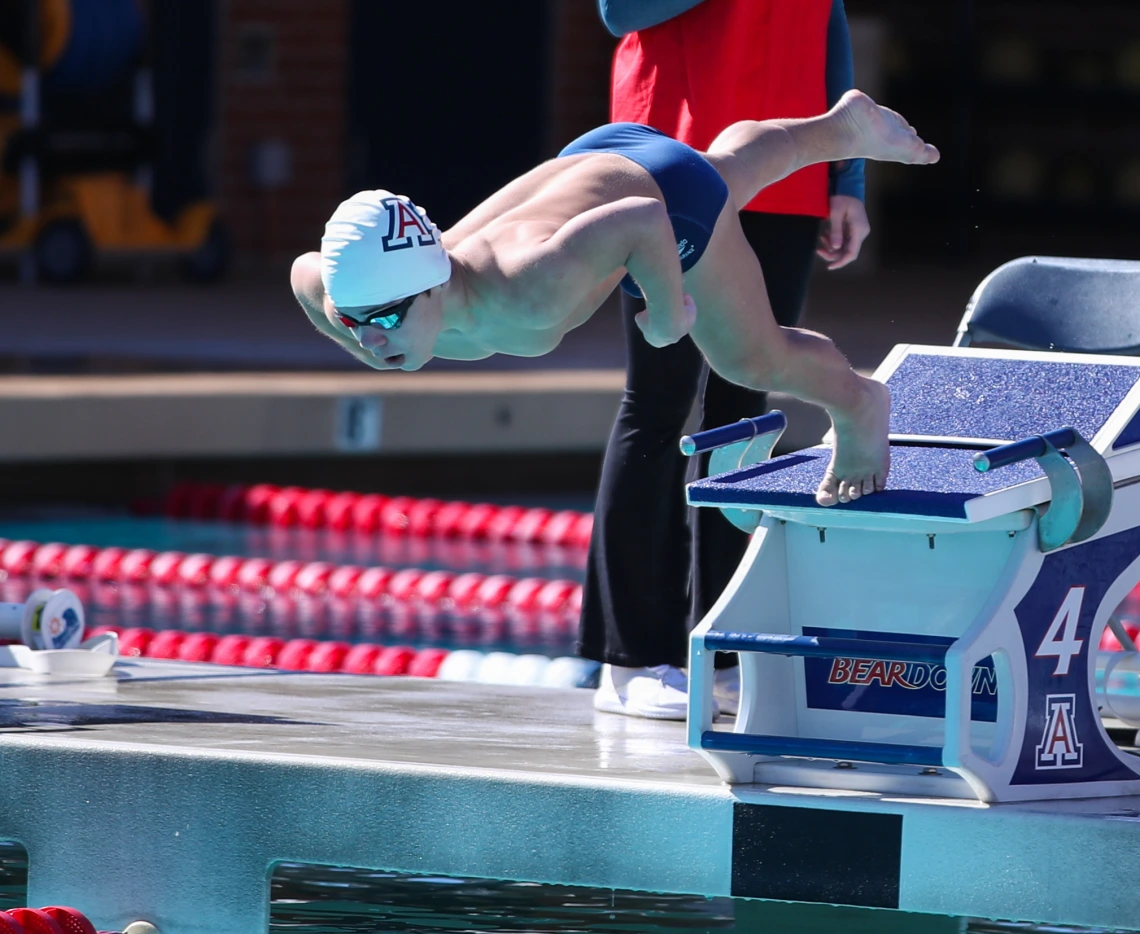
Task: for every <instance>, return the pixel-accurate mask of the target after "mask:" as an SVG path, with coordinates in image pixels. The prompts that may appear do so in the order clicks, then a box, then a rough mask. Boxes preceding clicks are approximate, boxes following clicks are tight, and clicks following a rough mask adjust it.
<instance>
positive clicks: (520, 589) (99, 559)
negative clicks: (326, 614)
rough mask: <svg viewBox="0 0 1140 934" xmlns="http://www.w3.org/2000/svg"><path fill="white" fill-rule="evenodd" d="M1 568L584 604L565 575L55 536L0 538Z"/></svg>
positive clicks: (56, 576) (566, 615)
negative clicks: (99, 544) (221, 552)
mask: <svg viewBox="0 0 1140 934" xmlns="http://www.w3.org/2000/svg"><path fill="white" fill-rule="evenodd" d="M0 575H2V576H3V579H4V580H8V579H11V578H26V579H28V580H34V581H36V582H52V581H57V582H65V581H66V582H68V583H69V585H77V584H81V583H84V582H86V583H91V584H98V583H115V584H119V585H129V584H148V585H158V586H159V587H160V588H180V589H182V590H200V591H213V592H220V593H222V594H230V595H236V594H240V593H253V594H259V595H261V596H266V597H272V596H290V595H296V596H304V597H312V598H321V597H326V596H327V597H337V598H350V599H356V600H363V601H368V602H372V603H376V604H378V605H381V606H393V605H403V606H408V607H418V608H423V609H430V610H438V611H441V612H448V613H453V614H456V615H459V616H473V615H475V614H478V613H480V612H482V611H488V610H491V611H504V612H510V613H513V614H516V615H522V616H528V617H533V618H535V619H538V620H541V621H543V622H544V623H546V624H548V625H550V626H553V627H555V628H559V627H565V626H568V625H573V623H574V622H575V621H576V620H577V618H578V615H579V613H580V611H581V606H582V587H581V585H580V584H578V583H576V582H575V581H569V580H549V579H546V578H538V577H521V578H516V577H511V576H509V575H506V574H479V573H476V572H467V573H458V574H457V573H454V572H451V571H428V570H421V569H418V568H403V569H398V570H397V569H392V568H385V567H361V566H357V565H334V564H331V563H329V562H324V561H311V562H302V561H291V560H286V561H271V560H269V559H267V558H241V557H236V556H218V555H209V554H184V553H182V552H177V551H163V552H155V551H151V550H149V549H146V548H135V549H127V548H119V547H116V546H111V547H108V548H95V547H93V546H90V545H66V544H63V543H60V542H48V543H46V544H40V543H39V542H34V541H15V542H8V541H6V540H3V539H0ZM76 589H78V588H77V587H76Z"/></svg>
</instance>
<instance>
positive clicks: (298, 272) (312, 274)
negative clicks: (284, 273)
mask: <svg viewBox="0 0 1140 934" xmlns="http://www.w3.org/2000/svg"><path fill="white" fill-rule="evenodd" d="M289 284H290V285H291V286H292V287H293V294H294V295H295V296H296V297H297V301H298V302H300V303H301V305H302V306H303V307H304V309H305V310H306V311H312V312H314V313H318V312H321V310H322V307H323V305H324V300H325V286H324V283H323V282H322V281H321V254H320V253H302V254H301V255H300V256H298V257H297V258H296V259H295V260H293V268H292V269H290V270H289ZM322 316H323V314H322Z"/></svg>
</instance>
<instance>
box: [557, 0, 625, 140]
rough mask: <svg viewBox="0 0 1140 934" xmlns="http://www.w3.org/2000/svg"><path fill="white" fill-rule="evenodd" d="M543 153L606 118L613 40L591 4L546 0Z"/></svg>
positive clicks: (577, 0)
mask: <svg viewBox="0 0 1140 934" xmlns="http://www.w3.org/2000/svg"><path fill="white" fill-rule="evenodd" d="M550 17H551V30H550V107H549V111H548V113H549V118H548V122H547V128H546V150H547V155H551V156H552V155H554V154H555V153H557V152H558V150H559V149H561V148H562V147H563V146H564V145H566V144H567V143H568V142H570V140H572V139H574V138H575V137H577V136H580V135H581V134H582V133H584V132H585V131H586V130H590V129H593V128H594V127H596V126H599V125H600V124H603V123H606V122H607V121H608V120H609V109H610V108H609V104H610V95H609V87H610V61H611V59H612V57H613V50H614V46H615V45H616V44H617V40H616V39H615V38H614V37H613V36H611V35H610V34H609V32H608V31H607V30H606V27H605V26H603V25H602V21H601V20H600V19H599V18H598V9H597V4H596V3H595V2H594V0H551V11H550Z"/></svg>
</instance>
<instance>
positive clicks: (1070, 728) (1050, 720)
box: [1034, 694, 1084, 771]
mask: <svg viewBox="0 0 1140 934" xmlns="http://www.w3.org/2000/svg"><path fill="white" fill-rule="evenodd" d="M1076 706H1077V696H1076V695H1075V694H1046V695H1045V731H1044V732H1043V733H1042V734H1041V744H1040V745H1039V746H1038V747H1037V759H1036V761H1035V762H1034V768H1036V769H1037V770H1038V771H1041V770H1043V769H1079V768H1080V767H1081V765H1082V764H1083V763H1084V746H1083V745H1082V744H1081V743H1080V742H1079V741H1078V740H1077V724H1076V720H1075V718H1074V716H1073V713H1074V711H1075V709H1076Z"/></svg>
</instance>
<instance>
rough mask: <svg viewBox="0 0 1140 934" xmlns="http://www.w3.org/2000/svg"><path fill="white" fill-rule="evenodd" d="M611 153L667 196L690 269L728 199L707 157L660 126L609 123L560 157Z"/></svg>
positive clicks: (628, 284)
mask: <svg viewBox="0 0 1140 934" xmlns="http://www.w3.org/2000/svg"><path fill="white" fill-rule="evenodd" d="M584 152H612V153H616V154H617V155H619V156H625V157H626V158H627V159H629V160H631V161H633V162H636V163H637V164H638V165H640V166H641V167H642V168H643V169H645V170H646V171H647V172H648V173H649V174H650V175H651V176H653V180H654V181H655V182H657V187H658V188H660V189H661V194H662V195H663V196H664V198H665V209H666V210H667V211H668V212H669V221H670V222H671V223H672V225H673V233H674V235H675V236H676V238H677V256H678V257H679V258H680V260H681V271H682V272H688V271H689V270H690V269H692V268H693V267H694V266H695V265H697V260H699V259H700V258H701V256H703V255H704V252H705V248H706V247H707V246H708V245H709V240H710V239H711V237H712V233H713V228H714V227H715V226H716V222H717V218H719V217H720V212H721V209H722V208H723V207H724V205H725V202H726V201H728V185H726V184H725V182H724V179H723V178H721V175H720V173H719V172H718V171H717V170H716V169H714V168H713V167H712V165H711V164H710V163H709V161H708V160H707V159H705V157H704V156H702V155H701V154H700V153H699V152H697V151H696V150H695V149H693V148H692V147H691V146H686V145H685V144H684V143H680V142H678V141H677V140H675V139H673V138H672V137H670V136H666V135H665V134H664V133H662V132H661V131H660V130H655V129H653V127H648V126H642V125H641V124H640V123H607V124H606V125H605V126H600V127H598V128H597V129H596V130H591V131H590V132H589V133H586V134H584V135H583V136H579V137H578V138H577V139H576V140H574V142H572V143H570V144H569V145H568V146H567V147H566V148H565V149H563V150H562V152H560V153H559V154H558V155H559V157H562V156H575V155H578V154H579V153H584ZM621 287H622V288H623V289H625V291H627V292H628V293H629V294H630V295H633V296H635V297H637V298H640V297H641V290H640V289H638V287H637V283H635V282H634V281H633V279H632V278H630V277H629V276H626V277H625V278H624V279H623V280H622V282H621Z"/></svg>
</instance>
